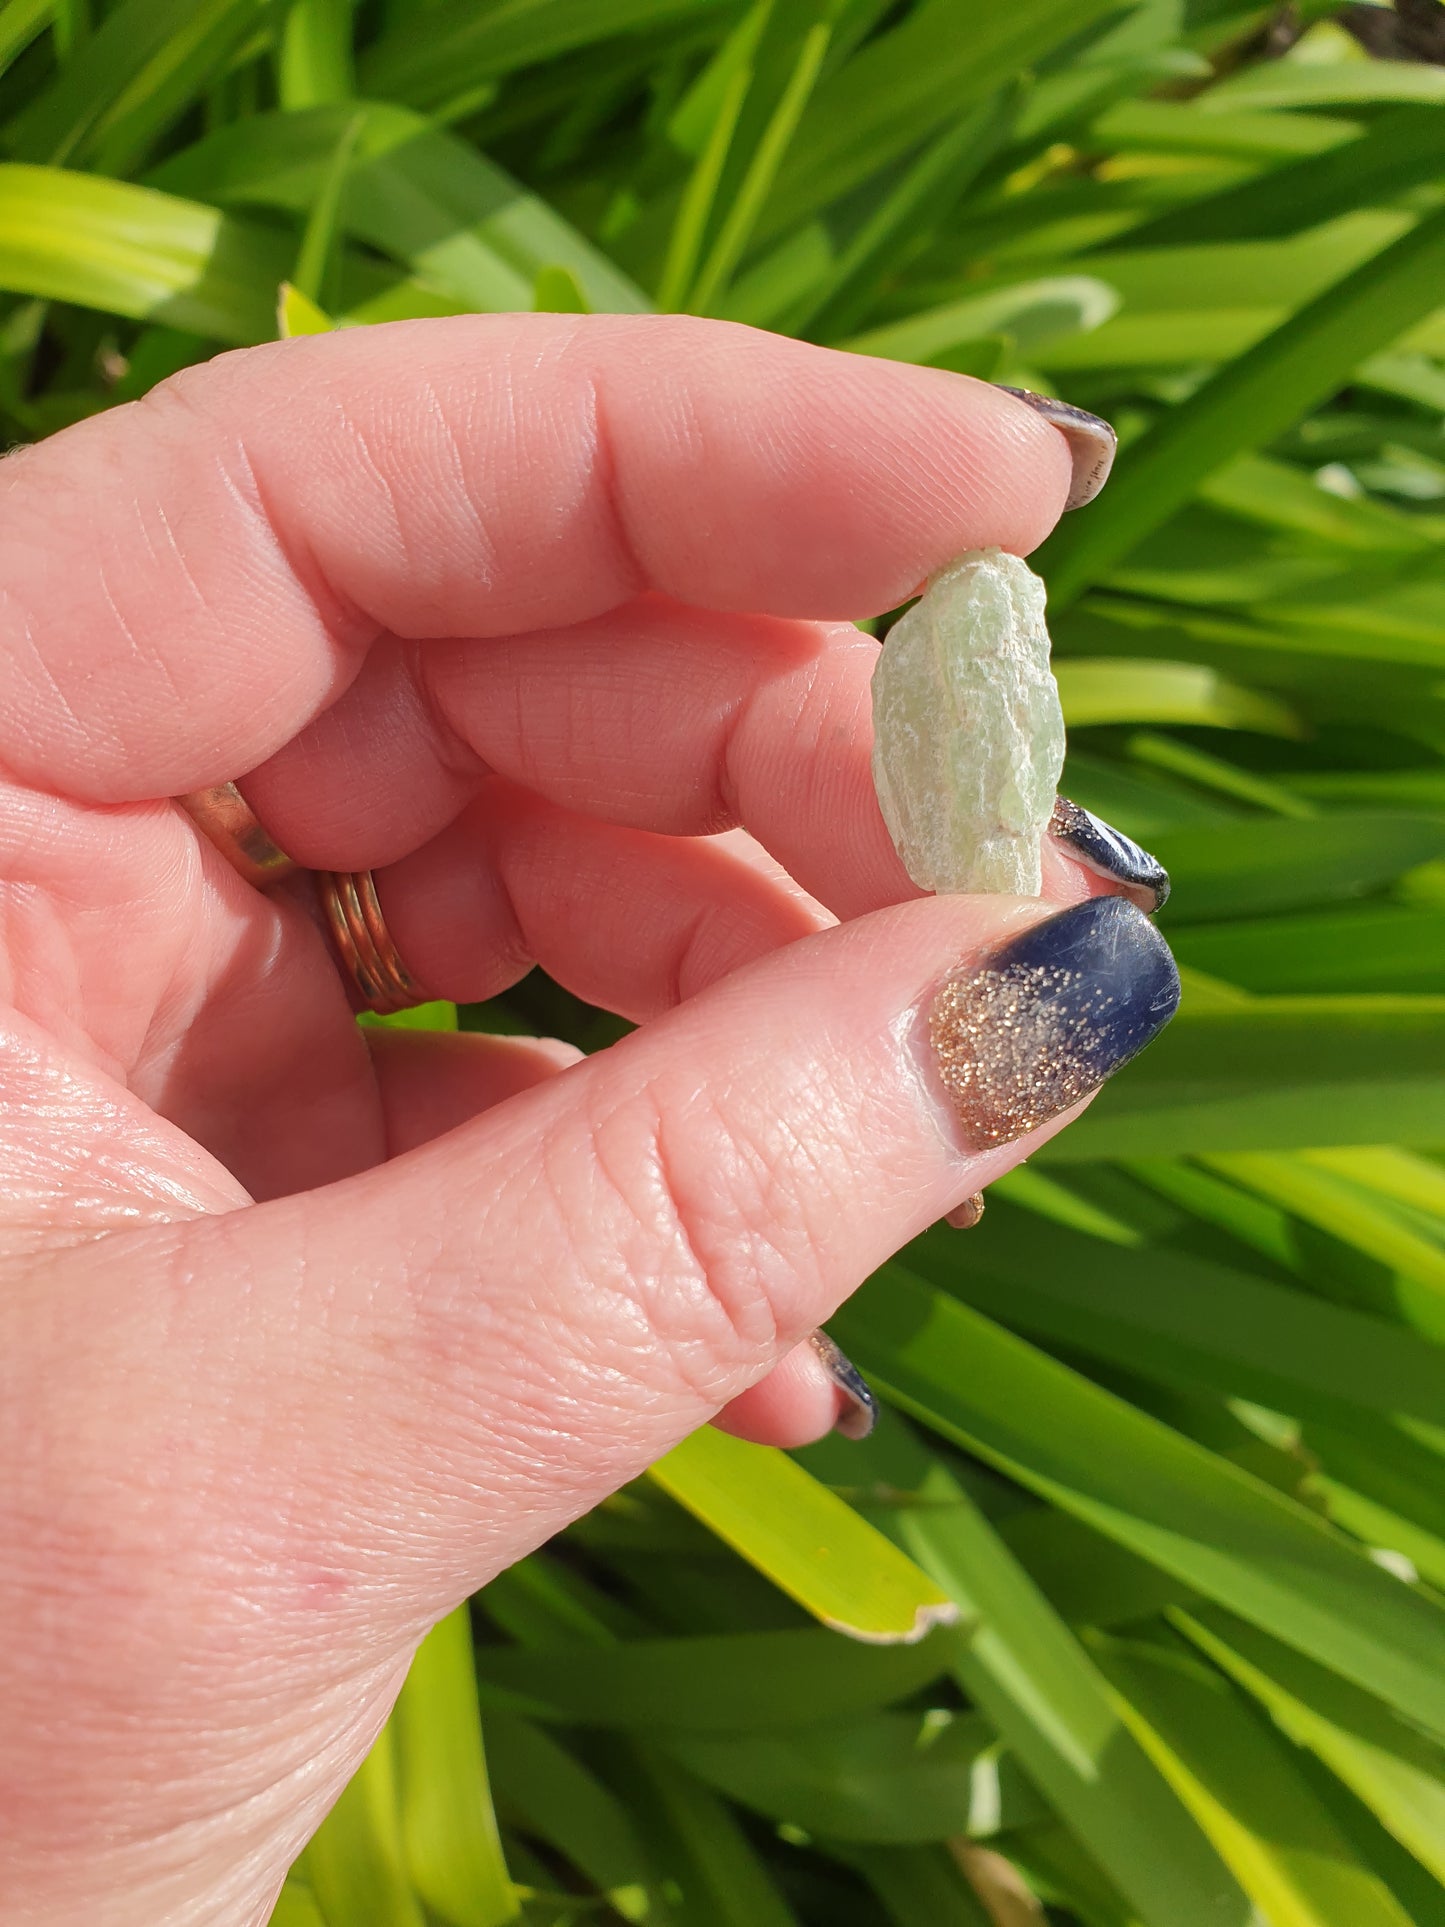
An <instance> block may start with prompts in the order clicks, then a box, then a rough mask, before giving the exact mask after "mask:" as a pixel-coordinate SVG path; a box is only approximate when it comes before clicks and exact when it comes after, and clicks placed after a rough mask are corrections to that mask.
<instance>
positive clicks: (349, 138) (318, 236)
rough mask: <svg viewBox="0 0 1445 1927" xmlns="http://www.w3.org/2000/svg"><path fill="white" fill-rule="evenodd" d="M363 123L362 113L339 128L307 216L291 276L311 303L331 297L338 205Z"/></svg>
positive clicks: (334, 272) (343, 194)
mask: <svg viewBox="0 0 1445 1927" xmlns="http://www.w3.org/2000/svg"><path fill="white" fill-rule="evenodd" d="M364 124H365V123H364V118H363V116H362V115H360V114H354V115H353V116H352V118H351V119H350V120H349V121H348V122H347V123H346V125H345V127H343V128H342V130H341V133H340V135H339V136H338V137H337V141H336V145H335V147H334V148H333V149H332V152H331V158H330V160H329V161H328V162H327V164H326V171H325V173H324V174H323V175H322V177H321V184H320V186H319V188H318V189H317V194H316V199H315V200H314V201H313V202H312V203H311V210H310V212H309V213H308V215H307V216H306V229H305V232H304V233H303V234H302V236H301V248H300V252H299V253H298V254H297V256H296V266H295V269H294V270H293V273H292V277H291V279H292V282H293V284H294V286H295V288H296V289H297V292H298V293H300V294H303V295H305V297H306V299H307V300H308V301H311V302H313V303H315V302H319V301H321V300H322V299H323V298H332V293H333V290H332V286H331V284H332V283H334V282H335V281H336V278H337V260H336V256H337V250H338V245H339V240H340V225H341V206H342V201H343V198H344V196H345V193H346V188H347V176H348V174H349V173H350V171H351V162H352V156H353V154H354V153H355V151H356V143H357V139H358V137H359V135H360V133H361V130H362V127H363V125H364Z"/></svg>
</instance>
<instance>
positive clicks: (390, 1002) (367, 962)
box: [316, 870, 427, 1016]
mask: <svg viewBox="0 0 1445 1927" xmlns="http://www.w3.org/2000/svg"><path fill="white" fill-rule="evenodd" d="M316 892H317V895H318V897H319V898H320V900H321V908H322V910H323V911H324V912H325V916H326V927H327V928H328V930H330V932H331V941H332V943H333V944H334V945H335V947H336V955H337V957H338V958H339V959H340V962H341V967H342V969H343V970H344V971H345V972H346V974H347V976H348V977H350V979H351V981H352V983H354V984H355V985H356V988H357V990H358V992H359V993H360V996H361V1001H362V1002H363V1003H364V1004H365V1005H366V1007H367V1009H368V1010H374V1011H376V1012H378V1014H380V1015H381V1016H387V1015H389V1014H390V1013H391V1012H392V1011H397V1010H410V1009H411V1008H412V1006H413V1005H414V1004H424V1003H425V1002H426V1001H427V996H426V992H425V991H424V990H421V989H419V988H418V986H417V982H416V979H415V978H414V977H413V976H412V974H411V972H410V971H409V970H408V969H407V967H406V965H405V964H404V963H403V962H402V960H401V953H400V951H398V949H397V947H396V944H395V943H394V942H393V941H392V935H391V932H390V931H389V930H388V929H387V927H386V919H385V917H383V916H382V914H381V903H380V900H379V899H378V897H377V894H376V879H375V877H374V876H373V875H372V873H371V871H370V870H318V871H317V872H316Z"/></svg>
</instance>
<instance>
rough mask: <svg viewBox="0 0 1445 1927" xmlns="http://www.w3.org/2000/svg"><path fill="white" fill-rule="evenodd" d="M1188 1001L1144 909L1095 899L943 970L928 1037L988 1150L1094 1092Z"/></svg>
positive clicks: (953, 1094) (971, 1131) (971, 1129)
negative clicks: (973, 963) (977, 960)
mask: <svg viewBox="0 0 1445 1927" xmlns="http://www.w3.org/2000/svg"><path fill="white" fill-rule="evenodd" d="M1178 1008H1179V972H1178V971H1177V970H1176V969H1175V967H1174V959H1173V957H1172V956H1171V955H1170V954H1169V946H1168V944H1166V943H1165V941H1164V939H1163V938H1162V937H1161V936H1160V935H1159V932H1158V931H1157V930H1156V929H1155V928H1154V925H1153V924H1152V923H1151V922H1150V921H1149V919H1148V918H1147V917H1146V916H1145V915H1144V913H1143V911H1141V910H1140V909H1139V908H1138V906H1137V905H1136V904H1133V903H1130V902H1129V901H1128V900H1127V898H1124V897H1090V898H1089V899H1088V900H1087V902H1084V903H1076V904H1075V905H1074V906H1073V908H1072V909H1070V910H1063V911H1060V913H1059V914H1058V915H1057V916H1055V917H1049V918H1046V919H1045V921H1044V922H1043V923H1036V924H1033V925H1032V926H1031V927H1030V928H1029V929H1027V930H1025V931H1023V932H1022V933H1021V934H1020V935H1019V936H1017V937H1015V938H1013V939H1012V941H1011V942H1009V943H1006V944H1005V945H1004V946H1003V948H1002V949H1000V950H997V951H995V952H994V954H993V956H992V957H990V958H989V959H988V961H987V962H986V963H985V964H984V965H983V966H982V967H981V968H976V969H966V970H956V971H954V972H953V974H952V975H951V976H949V977H947V978H945V980H944V983H943V987H942V988H941V989H940V990H939V992H938V995H937V996H936V997H935V998H934V1000H933V1006H932V1009H931V1010H930V1012H929V1017H928V1034H929V1039H930V1041H931V1043H932V1045H933V1052H934V1058H935V1061H936V1063H937V1065H938V1070H939V1075H940V1077H941V1078H942V1080H943V1086H944V1089H945V1090H946V1091H947V1092H948V1095H949V1097H950V1098H951V1099H952V1101H953V1106H954V1109H955V1110H956V1111H957V1112H958V1116H959V1119H960V1121H961V1123H962V1125H963V1129H964V1134H965V1136H966V1138H967V1140H968V1142H969V1144H970V1146H972V1148H974V1149H975V1150H986V1149H987V1148H988V1147H989V1146H990V1145H994V1144H1009V1143H1012V1141H1013V1140H1014V1139H1015V1138H1018V1137H1022V1136H1023V1135H1024V1133H1025V1132H1026V1131H1032V1130H1033V1129H1035V1127H1036V1126H1038V1125H1040V1124H1043V1123H1046V1122H1047V1120H1048V1119H1049V1118H1051V1117H1056V1116H1057V1115H1058V1113H1059V1112H1060V1111H1063V1110H1067V1109H1068V1107H1069V1106H1070V1105H1071V1104H1076V1103H1078V1101H1079V1099H1080V1098H1083V1097H1087V1096H1088V1095H1089V1093H1090V1092H1091V1091H1096V1090H1097V1089H1098V1088H1099V1086H1100V1085H1101V1084H1102V1083H1103V1082H1104V1080H1105V1078H1107V1077H1111V1076H1112V1075H1113V1074H1114V1072H1115V1071H1116V1070H1118V1069H1119V1068H1120V1066H1121V1065H1123V1064H1127V1063H1128V1061H1129V1059H1130V1058H1131V1057H1134V1056H1136V1055H1137V1054H1138V1053H1139V1052H1140V1051H1141V1050H1143V1048H1144V1046H1145V1045H1146V1044H1147V1043H1149V1042H1150V1041H1151V1039H1152V1038H1154V1037H1156V1036H1157V1035H1158V1033H1159V1032H1160V1031H1161V1030H1162V1029H1163V1028H1164V1026H1165V1025H1166V1024H1167V1023H1168V1022H1169V1019H1170V1018H1171V1017H1172V1016H1173V1015H1174V1013H1175V1011H1176V1010H1177V1009H1178Z"/></svg>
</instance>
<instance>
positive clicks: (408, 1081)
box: [367, 1028, 872, 1445]
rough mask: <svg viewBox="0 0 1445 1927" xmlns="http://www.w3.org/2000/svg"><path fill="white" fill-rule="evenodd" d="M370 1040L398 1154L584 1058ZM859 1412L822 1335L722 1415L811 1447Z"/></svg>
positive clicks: (537, 1044) (510, 1044)
mask: <svg viewBox="0 0 1445 1927" xmlns="http://www.w3.org/2000/svg"><path fill="white" fill-rule="evenodd" d="M367 1042H368V1043H369V1045H370V1048H371V1058H372V1064H373V1068H374V1070H375V1072H376V1079H377V1084H378V1095H379V1097H380V1101H381V1114H382V1119H383V1123H384V1128H385V1132H386V1143H387V1152H388V1155H389V1156H392V1157H397V1156H399V1155H400V1154H401V1153H402V1152H403V1151H408V1150H414V1149H415V1148H416V1147H417V1146H419V1145H422V1144H429V1143H430V1142H431V1140H432V1139H433V1138H437V1137H440V1136H441V1135H442V1133H443V1132H445V1131H450V1130H454V1129H455V1128H456V1127H457V1126H458V1125H461V1124H466V1123H469V1122H470V1121H471V1119H472V1118H474V1117H477V1116H479V1115H480V1114H481V1113H482V1112H483V1111H485V1110H490V1108H491V1107H492V1105H494V1104H500V1103H502V1102H503V1101H504V1100H505V1099H506V1098H509V1097H515V1096H517V1095H518V1094H519V1093H520V1092H521V1091H525V1090H530V1089H531V1088H532V1087H533V1085H535V1084H542V1083H545V1082H546V1081H547V1080H548V1079H549V1078H552V1077H555V1076H556V1075H557V1074H558V1072H559V1071H564V1070H569V1069H570V1068H571V1067H572V1065H574V1064H577V1063H580V1062H581V1061H582V1053H581V1051H579V1050H577V1049H576V1048H575V1046H573V1045H571V1044H564V1043H562V1042H560V1041H559V1040H558V1039H557V1038H555V1037H493V1036H487V1035H483V1034H481V1033H475V1032H472V1033H469V1032H466V1031H461V1032H457V1031H418V1030H390V1029H379V1028H378V1029H373V1030H369V1031H368V1032H367ZM860 1412H862V1413H866V1414H868V1415H870V1418H871V1412H872V1393H871V1392H870V1391H869V1390H868V1388H867V1386H866V1385H865V1384H864V1382H863V1380H862V1379H861V1378H860V1377H859V1376H858V1373H857V1371H856V1370H855V1369H854V1368H853V1367H851V1366H850V1365H849V1364H848V1362H847V1361H846V1360H845V1359H843V1357H842V1355H841V1353H839V1352H838V1349H837V1347H836V1346H834V1345H832V1344H831V1341H829V1340H828V1339H826V1338H825V1337H824V1336H823V1334H821V1333H815V1334H814V1335H813V1338H812V1339H811V1340H809V1341H805V1342H804V1343H803V1344H801V1345H798V1346H795V1347H794V1349H793V1350H792V1351H791V1352H789V1353H787V1354H786V1356H785V1357H784V1358H783V1359H782V1360H781V1362H780V1363H779V1364H777V1365H775V1366H774V1367H773V1369H772V1371H770V1372H769V1373H768V1374H767V1376H766V1377H765V1378H762V1379H760V1380H759V1381H758V1383H757V1384H756V1385H753V1386H751V1387H749V1389H748V1390H747V1391H746V1392H744V1393H743V1394H742V1396H741V1397H740V1398H736V1399H734V1400H733V1401H732V1403H731V1404H730V1405H727V1406H725V1407H724V1408H723V1410H722V1411H721V1412H720V1413H719V1414H718V1422H719V1423H720V1424H722V1425H723V1426H724V1428H725V1429H726V1430H727V1431H730V1432H732V1433H734V1434H736V1435H737V1436H738V1437H739V1438H746V1439H752V1440H754V1441H755V1442H756V1443H759V1444H763V1445H806V1444H809V1443H810V1442H811V1441H812V1440H814V1439H818V1438H822V1437H823V1435H824V1434H825V1433H827V1432H829V1431H831V1430H832V1429H833V1427H834V1425H838V1424H841V1425H843V1426H844V1427H849V1426H856V1425H857V1423H858V1415H859V1413H860Z"/></svg>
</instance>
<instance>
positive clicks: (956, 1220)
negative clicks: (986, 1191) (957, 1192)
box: [943, 1191, 986, 1231]
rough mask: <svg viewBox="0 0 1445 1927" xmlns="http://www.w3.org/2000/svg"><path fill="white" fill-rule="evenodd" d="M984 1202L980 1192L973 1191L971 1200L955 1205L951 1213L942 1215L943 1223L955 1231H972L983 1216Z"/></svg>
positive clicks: (967, 1199) (966, 1199)
mask: <svg viewBox="0 0 1445 1927" xmlns="http://www.w3.org/2000/svg"><path fill="white" fill-rule="evenodd" d="M985 1204H986V1200H985V1198H984V1195H983V1193H982V1191H975V1192H974V1194H973V1196H972V1197H971V1198H965V1199H964V1201H963V1203H962V1204H956V1205H955V1206H954V1207H953V1209H952V1211H949V1212H946V1213H945V1214H944V1219H943V1222H944V1223H945V1224H951V1225H952V1226H953V1228H954V1230H955V1231H972V1230H973V1227H974V1226H975V1225H976V1224H977V1223H978V1221H979V1219H980V1218H981V1217H982V1216H983V1214H984V1208H985Z"/></svg>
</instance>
